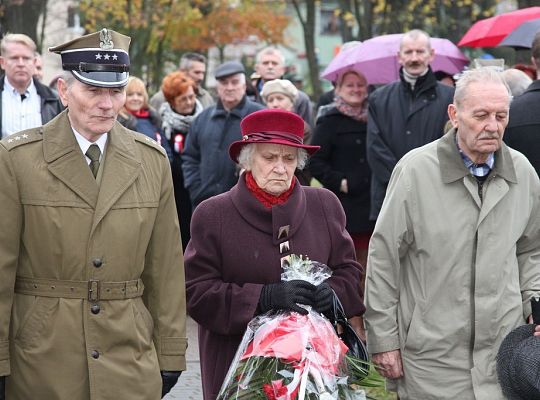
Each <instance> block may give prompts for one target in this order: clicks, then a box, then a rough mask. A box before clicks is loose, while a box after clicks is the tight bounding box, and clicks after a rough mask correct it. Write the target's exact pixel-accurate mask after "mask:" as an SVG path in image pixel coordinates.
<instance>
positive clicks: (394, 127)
mask: <svg viewBox="0 0 540 400" xmlns="http://www.w3.org/2000/svg"><path fill="white" fill-rule="evenodd" d="M400 77H401V79H400V80H398V81H395V82H392V83H389V84H388V85H385V86H383V87H381V88H379V89H377V90H375V91H374V92H373V93H372V94H370V96H369V118H368V132H367V158H368V162H369V165H370V167H371V172H372V174H373V175H372V179H371V215H370V217H371V219H373V220H375V219H377V216H378V215H379V212H380V210H381V207H382V203H383V200H384V196H385V194H386V187H387V186H388V182H389V181H390V175H391V174H392V171H393V170H394V167H395V166H396V164H397V162H398V161H399V160H400V159H401V157H403V156H404V155H405V154H406V153H407V152H409V151H410V150H412V149H415V148H417V147H420V146H423V145H425V144H427V143H430V142H432V141H434V140H436V139H439V138H440V137H441V136H442V135H443V134H444V125H445V124H446V121H448V113H447V108H448V104H450V103H452V99H453V96H454V88H452V87H450V86H446V85H443V84H442V83H439V82H437V80H436V78H435V75H434V74H433V72H432V71H431V68H430V69H429V71H428V72H427V74H425V75H424V76H421V77H420V78H418V80H417V82H416V85H415V87H414V90H411V86H410V84H409V83H407V82H406V81H405V78H404V77H403V68H402V69H401V70H400Z"/></svg>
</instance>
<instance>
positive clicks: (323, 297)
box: [313, 282, 335, 321]
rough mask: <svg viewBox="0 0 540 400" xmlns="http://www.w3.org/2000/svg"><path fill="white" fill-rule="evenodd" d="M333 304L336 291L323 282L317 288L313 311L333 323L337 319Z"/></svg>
mask: <svg viewBox="0 0 540 400" xmlns="http://www.w3.org/2000/svg"><path fill="white" fill-rule="evenodd" d="M333 304H334V291H333V290H332V288H331V287H330V285H329V284H328V283H326V282H323V283H321V284H320V285H319V286H316V289H315V296H314V297H313V310H315V311H317V312H318V313H321V314H323V315H324V316H325V317H326V318H328V319H329V320H331V321H333V320H334V319H335V316H334V310H333Z"/></svg>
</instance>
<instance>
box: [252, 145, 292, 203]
mask: <svg viewBox="0 0 540 400" xmlns="http://www.w3.org/2000/svg"><path fill="white" fill-rule="evenodd" d="M297 165H298V149H296V148H295V147H291V146H285V145H282V144H274V143H257V144H256V145H255V150H254V152H253V158H252V160H251V173H252V174H253V178H254V179H255V182H257V185H258V186H259V187H260V188H261V189H262V190H264V191H265V192H267V193H270V194H272V195H274V196H278V195H280V194H281V193H283V192H286V191H287V190H288V189H289V188H290V187H291V182H292V180H293V178H294V171H295V170H296V166H297Z"/></svg>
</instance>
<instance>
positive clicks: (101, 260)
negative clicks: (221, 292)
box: [0, 29, 187, 400]
mask: <svg viewBox="0 0 540 400" xmlns="http://www.w3.org/2000/svg"><path fill="white" fill-rule="evenodd" d="M128 46H129V38H128V37H126V36H123V35H120V34H118V33H116V32H113V31H109V30H106V29H104V30H102V31H101V32H97V33H93V34H90V35H87V36H83V37H82V38H78V39H75V40H73V41H71V42H68V43H65V44H63V45H61V46H57V47H56V48H53V49H51V51H54V52H57V53H60V54H61V56H62V65H63V67H64V69H66V71H65V73H64V77H63V79H60V80H59V82H58V92H59V95H60V98H61V100H62V102H63V103H64V105H65V106H66V107H67V110H66V111H64V112H63V113H61V114H60V115H59V116H58V117H57V118H55V119H54V120H52V121H51V122H49V123H48V124H46V125H44V126H43V127H41V128H35V129H31V130H27V131H22V132H19V133H17V134H14V135H12V136H10V137H9V138H7V139H4V140H3V141H2V142H0V187H1V188H2V190H1V191H0V204H1V207H0V218H1V220H2V227H3V228H2V229H1V230H0V276H1V277H2V279H1V280H0V376H1V377H2V378H1V380H2V382H3V381H4V380H5V381H6V398H7V399H9V400H30V399H36V400H38V399H43V400H105V399H129V400H157V399H160V398H161V396H162V384H163V389H164V390H163V392H166V391H167V390H169V389H170V387H171V386H172V385H173V384H174V383H175V382H176V380H177V379H178V376H179V375H180V371H182V370H184V369H185V349H186V345H187V341H186V334H185V317H186V314H185V283H184V268H183V259H182V251H181V244H180V243H181V242H180V233H179V228H178V220H177V217H176V208H175V204H174V196H173V188H172V181H171V171H170V167H169V161H168V159H167V155H166V153H165V151H164V150H163V149H162V148H161V147H160V146H159V145H158V144H157V143H156V142H154V141H152V140H151V139H149V138H147V137H146V136H144V135H140V134H137V133H135V132H132V131H128V130H126V129H124V128H123V127H122V126H120V125H119V124H118V123H117V122H116V116H117V113H118V111H119V110H120V108H121V107H122V106H123V104H124V102H125V92H124V87H123V86H124V85H125V84H126V83H127V79H128V75H129V74H128V72H127V71H128V68H129V56H128V53H127V49H128ZM160 372H161V373H160ZM6 376H7V379H6V378H5V377H6ZM0 396H3V393H0Z"/></svg>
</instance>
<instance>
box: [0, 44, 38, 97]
mask: <svg viewBox="0 0 540 400" xmlns="http://www.w3.org/2000/svg"><path fill="white" fill-rule="evenodd" d="M35 63H36V57H35V56H34V52H33V51H32V49H31V48H29V47H28V46H25V45H24V44H22V43H7V44H6V51H5V54H4V55H3V56H2V57H0V66H2V69H3V70H4V71H5V73H6V77H7V78H8V80H9V82H10V83H11V84H12V85H13V86H14V87H18V86H21V87H24V88H25V89H26V87H28V85H29V84H30V80H31V79H32V75H34V70H35Z"/></svg>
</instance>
